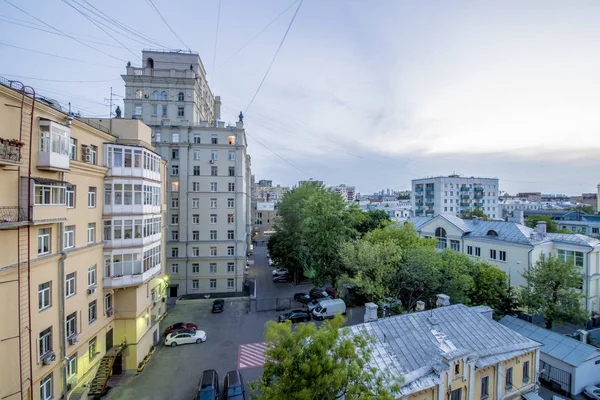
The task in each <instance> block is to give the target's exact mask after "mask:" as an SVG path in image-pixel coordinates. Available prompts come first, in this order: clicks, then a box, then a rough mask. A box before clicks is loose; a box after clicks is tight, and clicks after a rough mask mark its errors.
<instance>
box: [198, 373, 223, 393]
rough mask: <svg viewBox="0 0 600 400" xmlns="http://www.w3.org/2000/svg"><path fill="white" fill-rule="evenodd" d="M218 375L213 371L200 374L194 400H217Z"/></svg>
mask: <svg viewBox="0 0 600 400" xmlns="http://www.w3.org/2000/svg"><path fill="white" fill-rule="evenodd" d="M219 399H220V396H219V375H217V371H215V370H214V369H207V370H206V371H204V372H203V373H202V376H201V377H200V382H198V388H197V389H196V397H194V400H219Z"/></svg>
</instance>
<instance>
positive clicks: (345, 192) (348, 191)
mask: <svg viewBox="0 0 600 400" xmlns="http://www.w3.org/2000/svg"><path fill="white" fill-rule="evenodd" d="M330 189H331V190H333V191H334V192H335V193H338V194H339V195H341V196H342V197H343V198H344V201H345V202H346V203H354V202H355V201H356V187H355V186H346V185H344V184H341V185H338V186H331V188H330Z"/></svg>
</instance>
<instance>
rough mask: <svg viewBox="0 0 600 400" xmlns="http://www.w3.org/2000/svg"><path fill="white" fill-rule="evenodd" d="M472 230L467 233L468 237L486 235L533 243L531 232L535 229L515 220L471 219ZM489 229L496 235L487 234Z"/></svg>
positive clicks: (506, 240) (496, 238)
mask: <svg viewBox="0 0 600 400" xmlns="http://www.w3.org/2000/svg"><path fill="white" fill-rule="evenodd" d="M471 225H472V227H473V230H472V231H471V232H470V233H469V237H470V238H474V237H478V238H482V237H486V238H490V239H494V240H501V241H503V242H512V243H520V244H528V245H531V244H533V242H534V240H532V239H531V234H532V233H534V232H535V231H534V230H533V229H532V228H529V227H527V226H525V225H521V224H517V223H516V222H501V221H477V222H476V223H474V222H473V221H471ZM489 231H494V232H496V233H497V234H498V236H494V237H490V236H488V232H489Z"/></svg>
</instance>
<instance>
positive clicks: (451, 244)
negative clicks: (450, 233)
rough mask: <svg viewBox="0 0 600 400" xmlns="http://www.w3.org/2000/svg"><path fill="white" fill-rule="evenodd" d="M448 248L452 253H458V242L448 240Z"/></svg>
mask: <svg viewBox="0 0 600 400" xmlns="http://www.w3.org/2000/svg"><path fill="white" fill-rule="evenodd" d="M450 248H451V249H452V250H454V251H460V242H459V241H458V240H450Z"/></svg>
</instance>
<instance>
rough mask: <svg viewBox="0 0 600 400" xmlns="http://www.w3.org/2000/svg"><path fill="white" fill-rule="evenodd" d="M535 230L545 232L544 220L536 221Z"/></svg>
mask: <svg viewBox="0 0 600 400" xmlns="http://www.w3.org/2000/svg"><path fill="white" fill-rule="evenodd" d="M535 230H536V231H537V232H538V233H541V234H543V235H545V234H546V221H538V223H537V225H536V226H535Z"/></svg>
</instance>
